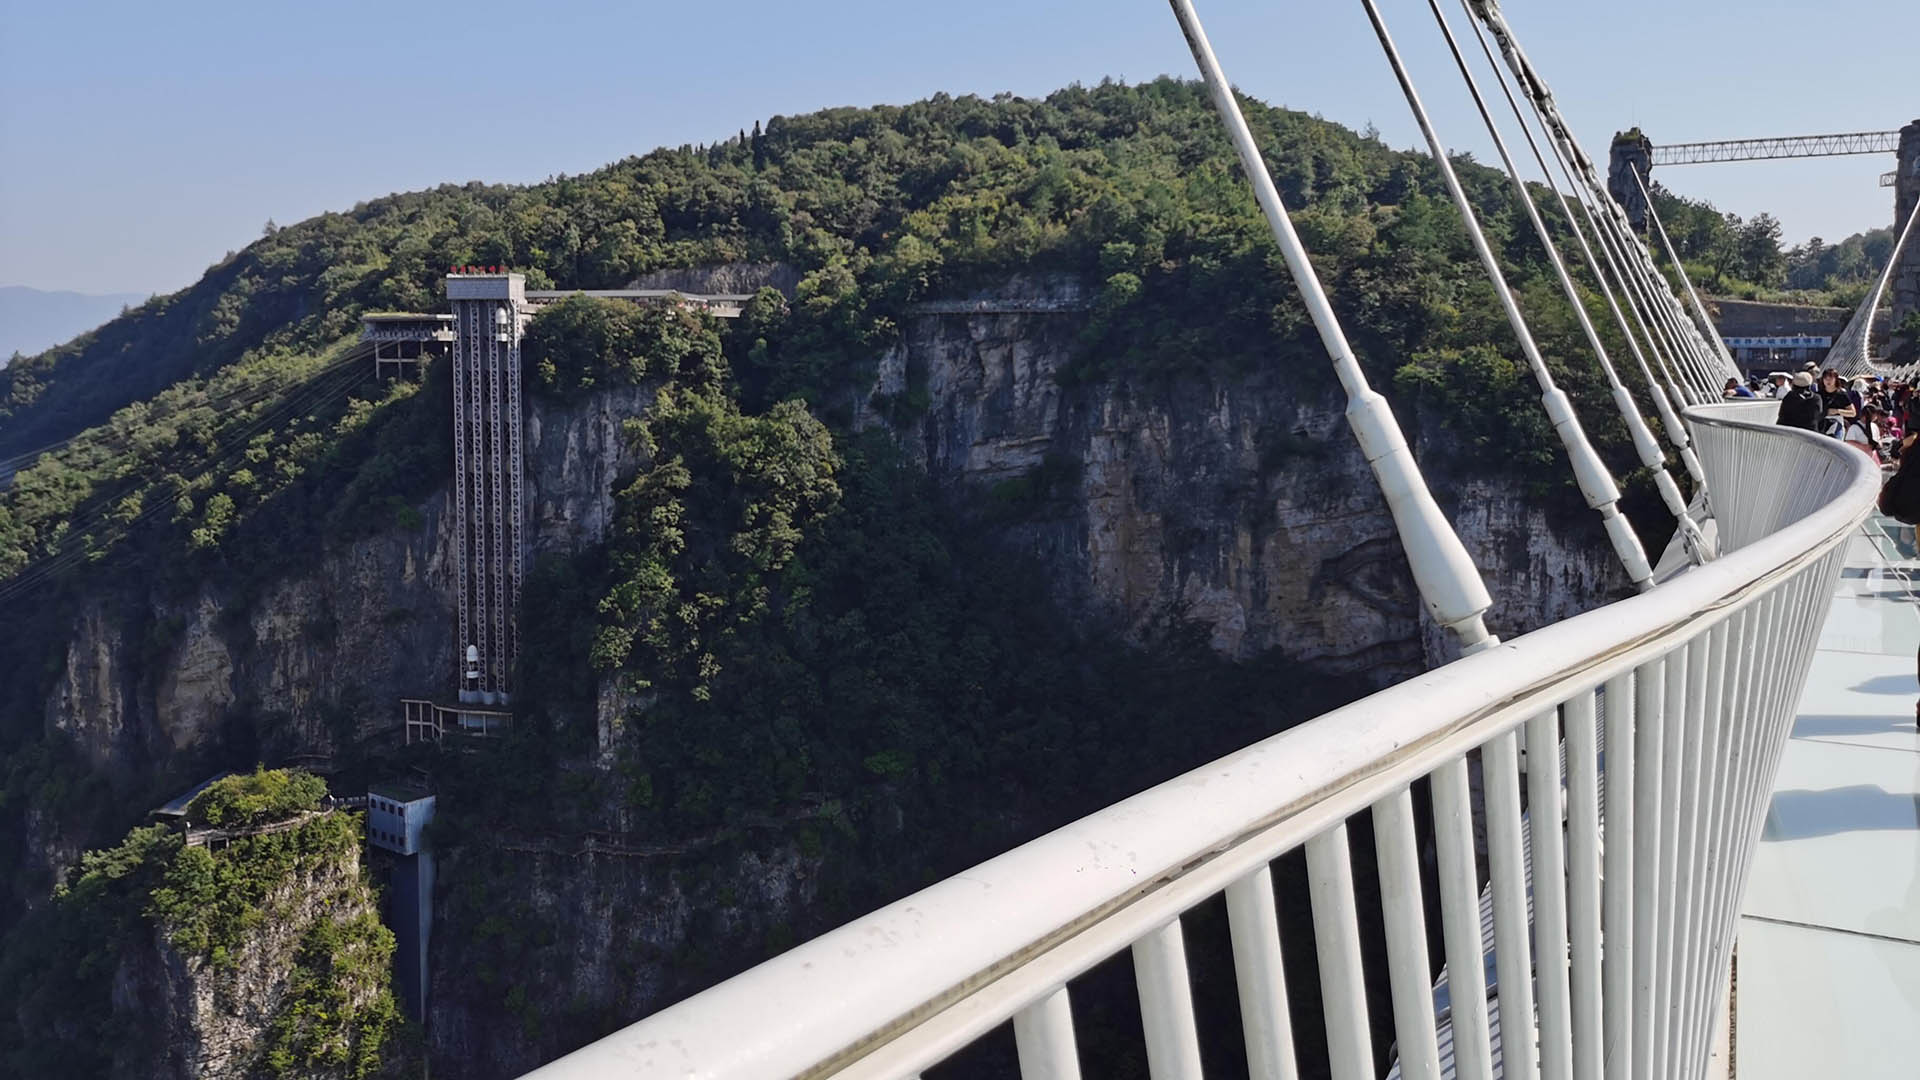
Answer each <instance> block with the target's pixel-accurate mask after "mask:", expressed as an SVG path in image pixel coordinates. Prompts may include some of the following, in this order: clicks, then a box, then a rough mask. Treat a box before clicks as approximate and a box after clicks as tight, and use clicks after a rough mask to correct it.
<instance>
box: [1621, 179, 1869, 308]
mask: <svg viewBox="0 0 1920 1080" xmlns="http://www.w3.org/2000/svg"><path fill="white" fill-rule="evenodd" d="M1653 200H1654V209H1655V211H1656V212H1658V213H1659V215H1660V218H1661V221H1662V223H1663V224H1665V225H1666V228H1667V234H1668V237H1669V238H1670V239H1672V241H1673V246H1674V250H1675V251H1677V252H1678V253H1679V255H1680V258H1681V260H1682V261H1683V262H1685V263H1686V264H1687V272H1688V273H1689V274H1690V275H1692V277H1693V279H1694V281H1695V282H1696V283H1697V284H1699V285H1700V286H1701V287H1702V288H1706V289H1709V290H1711V291H1713V292H1715V293H1717V294H1719V295H1722V296H1737V297H1742V298H1745V299H1752V300H1780V301H1784V302H1787V303H1796V304H1820V305H1829V306H1833V307H1854V306H1856V305H1858V304H1859V303H1860V301H1861V300H1862V299H1863V298H1865V296H1866V294H1867V290H1868V288H1870V287H1871V286H1872V283H1873V280H1874V279H1875V278H1877V277H1878V276H1879V275H1880V272H1881V271H1882V270H1883V269H1885V268H1886V265H1887V260H1888V259H1889V258H1891V257H1892V255H1893V241H1894V235H1893V227H1892V226H1891V225H1889V226H1887V227H1886V228H1881V229H1868V230H1867V231H1865V232H1859V233H1854V234H1853V235H1852V236H1849V237H1847V238H1846V239H1844V240H1842V241H1840V242H1839V243H1837V244H1829V243H1827V242H1826V241H1825V240H1823V239H1821V238H1820V237H1818V236H1816V237H1813V238H1812V239H1810V240H1808V241H1807V242H1806V243H1804V244H1795V245H1794V246H1792V247H1783V246H1781V233H1780V222H1779V221H1778V220H1777V219H1776V218H1774V216H1773V215H1772V214H1766V213H1761V214H1755V215H1754V216H1753V217H1752V218H1748V219H1742V218H1741V217H1740V216H1739V215H1738V214H1731V213H1723V212H1721V211H1720V210H1718V209H1716V208H1715V207H1714V205H1713V204H1712V203H1710V202H1708V201H1706V200H1704V199H1691V198H1687V197H1686V196H1683V195H1676V194H1674V193H1673V192H1672V191H1671V190H1669V189H1668V188H1667V187H1665V186H1664V185H1661V184H1655V185H1654V186H1653Z"/></svg>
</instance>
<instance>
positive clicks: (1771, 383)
mask: <svg viewBox="0 0 1920 1080" xmlns="http://www.w3.org/2000/svg"><path fill="white" fill-rule="evenodd" d="M1790 389H1791V388H1790V387H1789V386H1788V385H1787V373H1786V372H1784V371H1776V372H1773V373H1772V374H1770V375H1768V376H1767V388H1766V389H1765V390H1764V391H1762V394H1763V396H1765V397H1767V398H1769V399H1771V400H1773V401H1779V400H1780V399H1781V398H1783V397H1786V396H1787V392H1788V391H1789V390H1790Z"/></svg>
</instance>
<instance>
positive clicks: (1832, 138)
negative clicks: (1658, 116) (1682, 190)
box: [1653, 131, 1900, 166]
mask: <svg viewBox="0 0 1920 1080" xmlns="http://www.w3.org/2000/svg"><path fill="white" fill-rule="evenodd" d="M1898 149H1900V133H1899V132H1898V131H1851V132H1847V133H1845V134H1842V135H1786V136H1782V137H1780V138H1777V139H1720V140H1718V141H1715V142H1691V143H1669V144H1667V145H1665V146H1655V147H1654V148H1653V163H1654V165H1655V166H1660V165H1707V164H1712V163H1714V162H1719V161H1765V160H1767V159H1770V158H1800V157H1837V156H1839V155H1842V154H1891V153H1893V152H1894V151H1896V150H1898Z"/></svg>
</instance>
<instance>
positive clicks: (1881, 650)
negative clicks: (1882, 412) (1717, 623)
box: [1732, 517, 1920, 1080]
mask: <svg viewBox="0 0 1920 1080" xmlns="http://www.w3.org/2000/svg"><path fill="white" fill-rule="evenodd" d="M1916 649H1920V552H1916V550H1915V547H1914V533H1913V529H1911V528H1909V527H1905V526H1901V525H1898V524H1897V523H1894V522H1891V521H1888V520H1885V519H1882V518H1878V517H1875V518H1873V519H1871V520H1870V521H1869V522H1868V523H1867V525H1866V526H1865V528H1864V530H1863V532H1862V533H1861V534H1860V535H1856V536H1855V537H1854V539H1853V540H1852V541H1851V543H1850V546H1849V548H1848V552H1847V565H1846V569H1845V570H1844V571H1843V572H1842V576H1841V579H1840V585H1839V588H1838V589H1837V591H1836V593H1835V595H1834V597H1833V601H1832V606H1831V608H1830V609H1829V611H1828V614H1827V622H1826V626H1825V628H1824V630H1823V632H1822V634H1821V638H1820V646H1819V651H1818V652H1816V653H1815V655H1814V661H1813V668H1812V671H1811V673H1810V674H1809V676H1808V679H1807V688H1806V691H1805V693H1804V694H1803V695H1802V697H1801V700H1800V708H1799V714H1798V718H1797V719H1796V720H1795V722H1794V727H1793V735H1792V738H1791V740H1790V741H1789V742H1788V744H1787V747H1786V750H1785V752H1784V753H1783V754H1782V756H1781V760H1780V770H1779V774H1778V776H1777V777H1775V780H1774V787H1773V800H1772V804H1771V806H1770V807H1769V809H1768V813H1767V818H1766V824H1765V828H1764V831H1763V832H1762V834H1761V838H1760V847H1759V850H1758V851H1757V852H1756V853H1755V856H1754V863H1753V869H1752V873H1751V876H1750V877H1749V880H1748V884H1747V892H1746V896H1745V898H1744V900H1743V901H1742V904H1741V917H1740V927H1739V942H1738V946H1737V949H1736V953H1735V956H1736V964H1737V975H1736V978H1735V990H1734V994H1735V1003H1734V1009H1733V1013H1734V1025H1733V1031H1732V1051H1733V1055H1732V1056H1733V1060H1734V1075H1736V1076H1737V1077H1739V1080H1774V1078H1780V1080H1785V1078H1789V1077H1791V1078H1794V1080H1799V1078H1803V1077H1809V1076H1831V1077H1847V1078H1849V1080H1877V1078H1880V1077H1887V1078H1893V1077H1898V1078H1901V1080H1909V1078H1911V1077H1914V1076H1920V733H1917V732H1916V729H1915V726H1914V703H1915V701H1916V699H1920V685H1916V683H1915V678H1914V663H1915V659H1914V656H1915V651H1916Z"/></svg>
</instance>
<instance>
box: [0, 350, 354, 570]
mask: <svg viewBox="0 0 1920 1080" xmlns="http://www.w3.org/2000/svg"><path fill="white" fill-rule="evenodd" d="M364 376H365V372H363V371H350V372H345V373H341V372H338V371H336V372H335V373H334V375H333V377H331V378H326V377H322V378H321V379H318V380H315V381H311V382H308V383H307V384H306V385H305V386H303V387H302V388H300V389H296V390H295V391H293V392H292V393H290V394H289V395H288V396H287V398H286V399H285V400H283V401H281V402H280V403H279V404H277V405H275V406H274V407H272V408H270V409H268V410H267V411H266V412H265V413H263V414H262V415H261V416H259V417H256V418H255V419H254V420H253V422H252V423H250V424H248V425H247V426H246V427H245V428H244V429H243V430H241V431H240V432H239V433H238V434H237V435H223V436H222V437H220V438H219V439H217V440H216V441H215V448H216V449H217V448H219V447H220V446H221V445H222V444H224V445H225V449H224V450H222V451H221V452H220V453H219V454H218V455H217V456H215V457H213V458H211V459H209V460H208V461H206V462H205V463H204V464H203V465H202V466H201V467H200V468H198V469H196V470H195V473H194V474H195V475H211V474H213V473H215V472H218V471H219V470H221V469H224V468H225V467H226V466H228V465H230V464H234V463H236V462H237V461H238V460H239V459H240V457H241V456H242V455H244V453H245V451H246V449H247V445H248V444H249V443H250V442H251V441H252V439H253V437H254V436H255V435H256V434H258V433H259V432H261V431H262V430H265V429H266V428H268V427H270V426H272V425H273V424H276V423H279V422H281V421H283V420H286V419H289V418H291V417H293V416H295V415H298V414H301V413H304V412H306V411H307V410H309V409H311V408H313V407H314V406H316V405H318V404H319V403H320V402H322V401H325V400H327V399H329V398H331V397H333V396H335V395H337V394H339V393H340V392H341V391H343V390H346V389H347V388H349V387H351V386H353V385H354V384H355V383H357V382H359V381H360V380H361V379H362V378H363V377H364ZM140 486H141V485H140V484H139V483H138V482H136V483H133V484H130V485H128V486H126V487H124V488H121V489H120V490H119V491H116V492H115V493H113V494H112V495H110V496H106V497H105V498H103V499H101V500H99V501H98V502H97V503H96V504H95V506H94V507H93V509H91V510H89V511H88V512H87V513H85V514H81V515H78V516H76V517H75V518H74V519H73V520H71V521H69V522H67V523H66V525H67V528H66V529H65V531H64V533H63V539H64V537H66V536H71V537H73V538H74V539H75V541H76V542H80V541H85V540H86V539H87V536H88V533H89V531H90V530H91V529H92V528H93V527H94V526H96V525H98V524H101V522H102V521H103V520H104V519H105V518H107V517H108V516H109V515H111V514H112V512H113V507H114V506H115V505H117V504H118V503H119V502H120V501H121V500H122V499H124V498H125V497H126V496H127V495H129V494H132V493H134V492H135V491H136V490H137V489H138V488H139V487H140ZM180 490H184V488H182V489H180ZM172 506H173V503H172V502H170V501H166V500H156V501H155V502H153V504H152V505H143V507H142V509H141V510H140V511H139V512H138V513H136V514H135V515H134V516H133V517H131V518H129V519H128V520H127V521H125V522H123V523H121V525H120V528H119V529H118V530H117V531H116V532H115V533H114V534H113V535H111V536H109V537H106V538H105V539H104V540H103V541H102V542H101V543H98V544H84V545H82V546H78V547H75V548H72V549H69V550H65V551H60V552H56V553H55V554H53V555H51V556H44V557H43V558H42V560H41V561H38V562H32V563H29V564H28V565H27V566H25V567H22V568H21V570H20V571H18V572H17V573H16V574H15V576H14V577H12V578H10V579H8V580H6V581H4V582H0V602H6V601H11V600H13V599H15V598H16V597H19V596H21V595H24V594H25V593H27V592H30V591H31V590H32V589H33V588H34V587H36V586H37V585H39V584H40V583H41V582H44V581H46V580H48V579H49V578H51V577H54V576H55V575H57V574H59V573H61V572H64V571H65V570H67V569H70V568H72V567H73V566H76V565H78V564H80V563H82V562H86V561H89V560H90V559H92V558H94V557H95V556H102V557H104V556H106V555H108V554H110V552H109V549H110V548H111V547H112V546H113V545H115V544H118V543H119V542H120V541H122V540H124V539H126V538H127V537H128V536H130V535H132V534H133V532H134V531H135V530H136V529H137V528H138V527H139V526H140V525H142V524H144V523H145V522H147V521H150V520H152V519H154V518H155V517H156V516H158V515H159V514H160V513H161V512H163V511H165V510H168V509H170V508H172ZM54 542H55V543H59V541H57V540H56V541H54Z"/></svg>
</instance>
